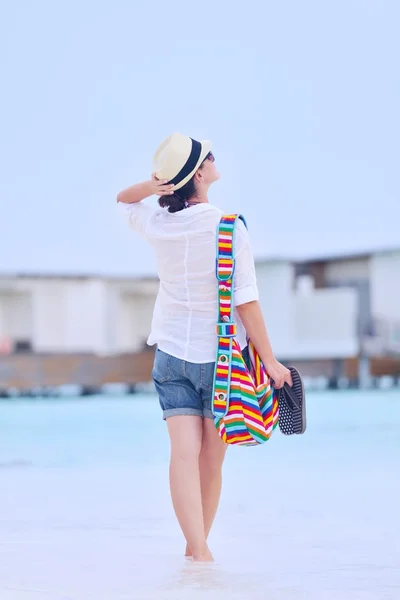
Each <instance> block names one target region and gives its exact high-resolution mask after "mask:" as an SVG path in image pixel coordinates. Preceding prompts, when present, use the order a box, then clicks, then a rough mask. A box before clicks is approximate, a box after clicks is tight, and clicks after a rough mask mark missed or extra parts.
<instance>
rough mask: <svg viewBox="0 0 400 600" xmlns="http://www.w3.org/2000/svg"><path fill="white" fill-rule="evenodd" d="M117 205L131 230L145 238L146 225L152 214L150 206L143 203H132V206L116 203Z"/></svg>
mask: <svg viewBox="0 0 400 600" xmlns="http://www.w3.org/2000/svg"><path fill="white" fill-rule="evenodd" d="M118 204H119V207H120V210H121V211H122V214H124V215H125V217H126V218H127V220H128V223H129V225H130V226H131V227H132V229H134V230H135V231H136V232H137V233H138V234H139V235H141V236H142V237H144V238H145V237H146V231H147V227H148V224H149V222H150V219H151V217H152V216H153V214H154V210H153V209H152V208H151V206H149V205H148V204H145V203H144V202H134V203H133V204H126V203H125V202H118Z"/></svg>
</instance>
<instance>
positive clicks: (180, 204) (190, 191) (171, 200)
mask: <svg viewBox="0 0 400 600" xmlns="http://www.w3.org/2000/svg"><path fill="white" fill-rule="evenodd" d="M203 164H204V161H203V163H202V164H201V165H200V167H199V168H200V169H201V167H202V166H203ZM195 195H196V185H195V182H194V175H193V177H192V178H191V179H189V181H188V182H187V183H185V185H183V186H182V187H181V188H179V190H176V192H174V193H173V194H168V195H166V196H160V198H159V200H158V204H159V205H160V206H161V207H162V208H168V212H170V213H175V212H178V211H179V210H183V209H184V208H186V202H188V201H189V200H190V198H193V196H195Z"/></svg>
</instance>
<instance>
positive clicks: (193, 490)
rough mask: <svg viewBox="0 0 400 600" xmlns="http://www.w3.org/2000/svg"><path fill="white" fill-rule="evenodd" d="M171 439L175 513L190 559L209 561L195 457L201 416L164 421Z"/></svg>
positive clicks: (198, 474)
mask: <svg viewBox="0 0 400 600" xmlns="http://www.w3.org/2000/svg"><path fill="white" fill-rule="evenodd" d="M167 425H168V432H169V436H170V439H171V462H170V470H169V475H170V486H171V497H172V503H173V506H174V509H175V514H176V516H177V518H178V521H179V524H180V526H181V529H182V531H183V535H184V536H185V538H186V541H187V543H188V545H189V546H190V548H191V549H192V554H193V560H197V561H211V560H213V558H212V555H211V552H210V550H209V549H208V546H207V541H206V536H205V533H204V520H203V507H202V501H201V486H200V469H199V455H200V450H201V443H202V437H203V420H202V418H201V417H195V416H190V415H178V416H176V417H170V418H168V419H167Z"/></svg>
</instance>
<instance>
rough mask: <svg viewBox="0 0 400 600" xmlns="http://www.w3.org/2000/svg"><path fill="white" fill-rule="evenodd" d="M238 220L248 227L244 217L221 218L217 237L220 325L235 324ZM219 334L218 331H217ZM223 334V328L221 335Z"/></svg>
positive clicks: (227, 216) (234, 215) (226, 216)
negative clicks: (236, 234) (234, 294)
mask: <svg viewBox="0 0 400 600" xmlns="http://www.w3.org/2000/svg"><path fill="white" fill-rule="evenodd" d="M238 219H241V220H242V221H243V223H244V224H245V226H246V227H247V225H246V221H245V220H244V217H243V216H242V215H238V214H233V215H224V216H223V217H221V220H220V223H219V227H218V236H217V264H216V275H217V279H218V281H219V282H223V283H219V285H218V292H219V293H218V307H219V309H218V315H219V318H218V325H219V326H220V325H221V327H222V325H223V323H233V304H234V298H233V280H234V275H235V226H236V222H237V220H238ZM217 333H218V331H217ZM218 335H224V334H223V328H222V329H221V333H218Z"/></svg>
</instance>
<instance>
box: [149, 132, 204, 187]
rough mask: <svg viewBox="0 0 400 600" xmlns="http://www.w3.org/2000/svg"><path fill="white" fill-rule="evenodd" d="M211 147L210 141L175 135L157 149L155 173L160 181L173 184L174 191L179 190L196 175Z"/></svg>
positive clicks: (154, 162)
mask: <svg viewBox="0 0 400 600" xmlns="http://www.w3.org/2000/svg"><path fill="white" fill-rule="evenodd" d="M211 147H212V146H211V142H210V141H209V140H203V141H201V142H197V141H196V140H193V139H192V138H190V137H188V136H186V135H182V134H181V133H173V134H172V135H170V136H169V137H167V138H166V139H165V140H164V141H163V142H162V143H161V144H160V146H159V147H158V148H157V150H156V152H155V154H154V157H153V173H154V174H155V175H156V177H157V178H158V179H160V180H162V181H165V180H167V181H168V183H169V184H173V185H174V188H173V189H174V190H179V189H180V188H181V187H183V186H184V185H185V183H187V182H188V181H189V179H191V178H192V177H193V175H194V174H195V173H196V171H197V169H198V168H199V167H200V165H201V163H202V162H203V160H204V159H205V158H206V156H207V154H208V153H209V152H211Z"/></svg>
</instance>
